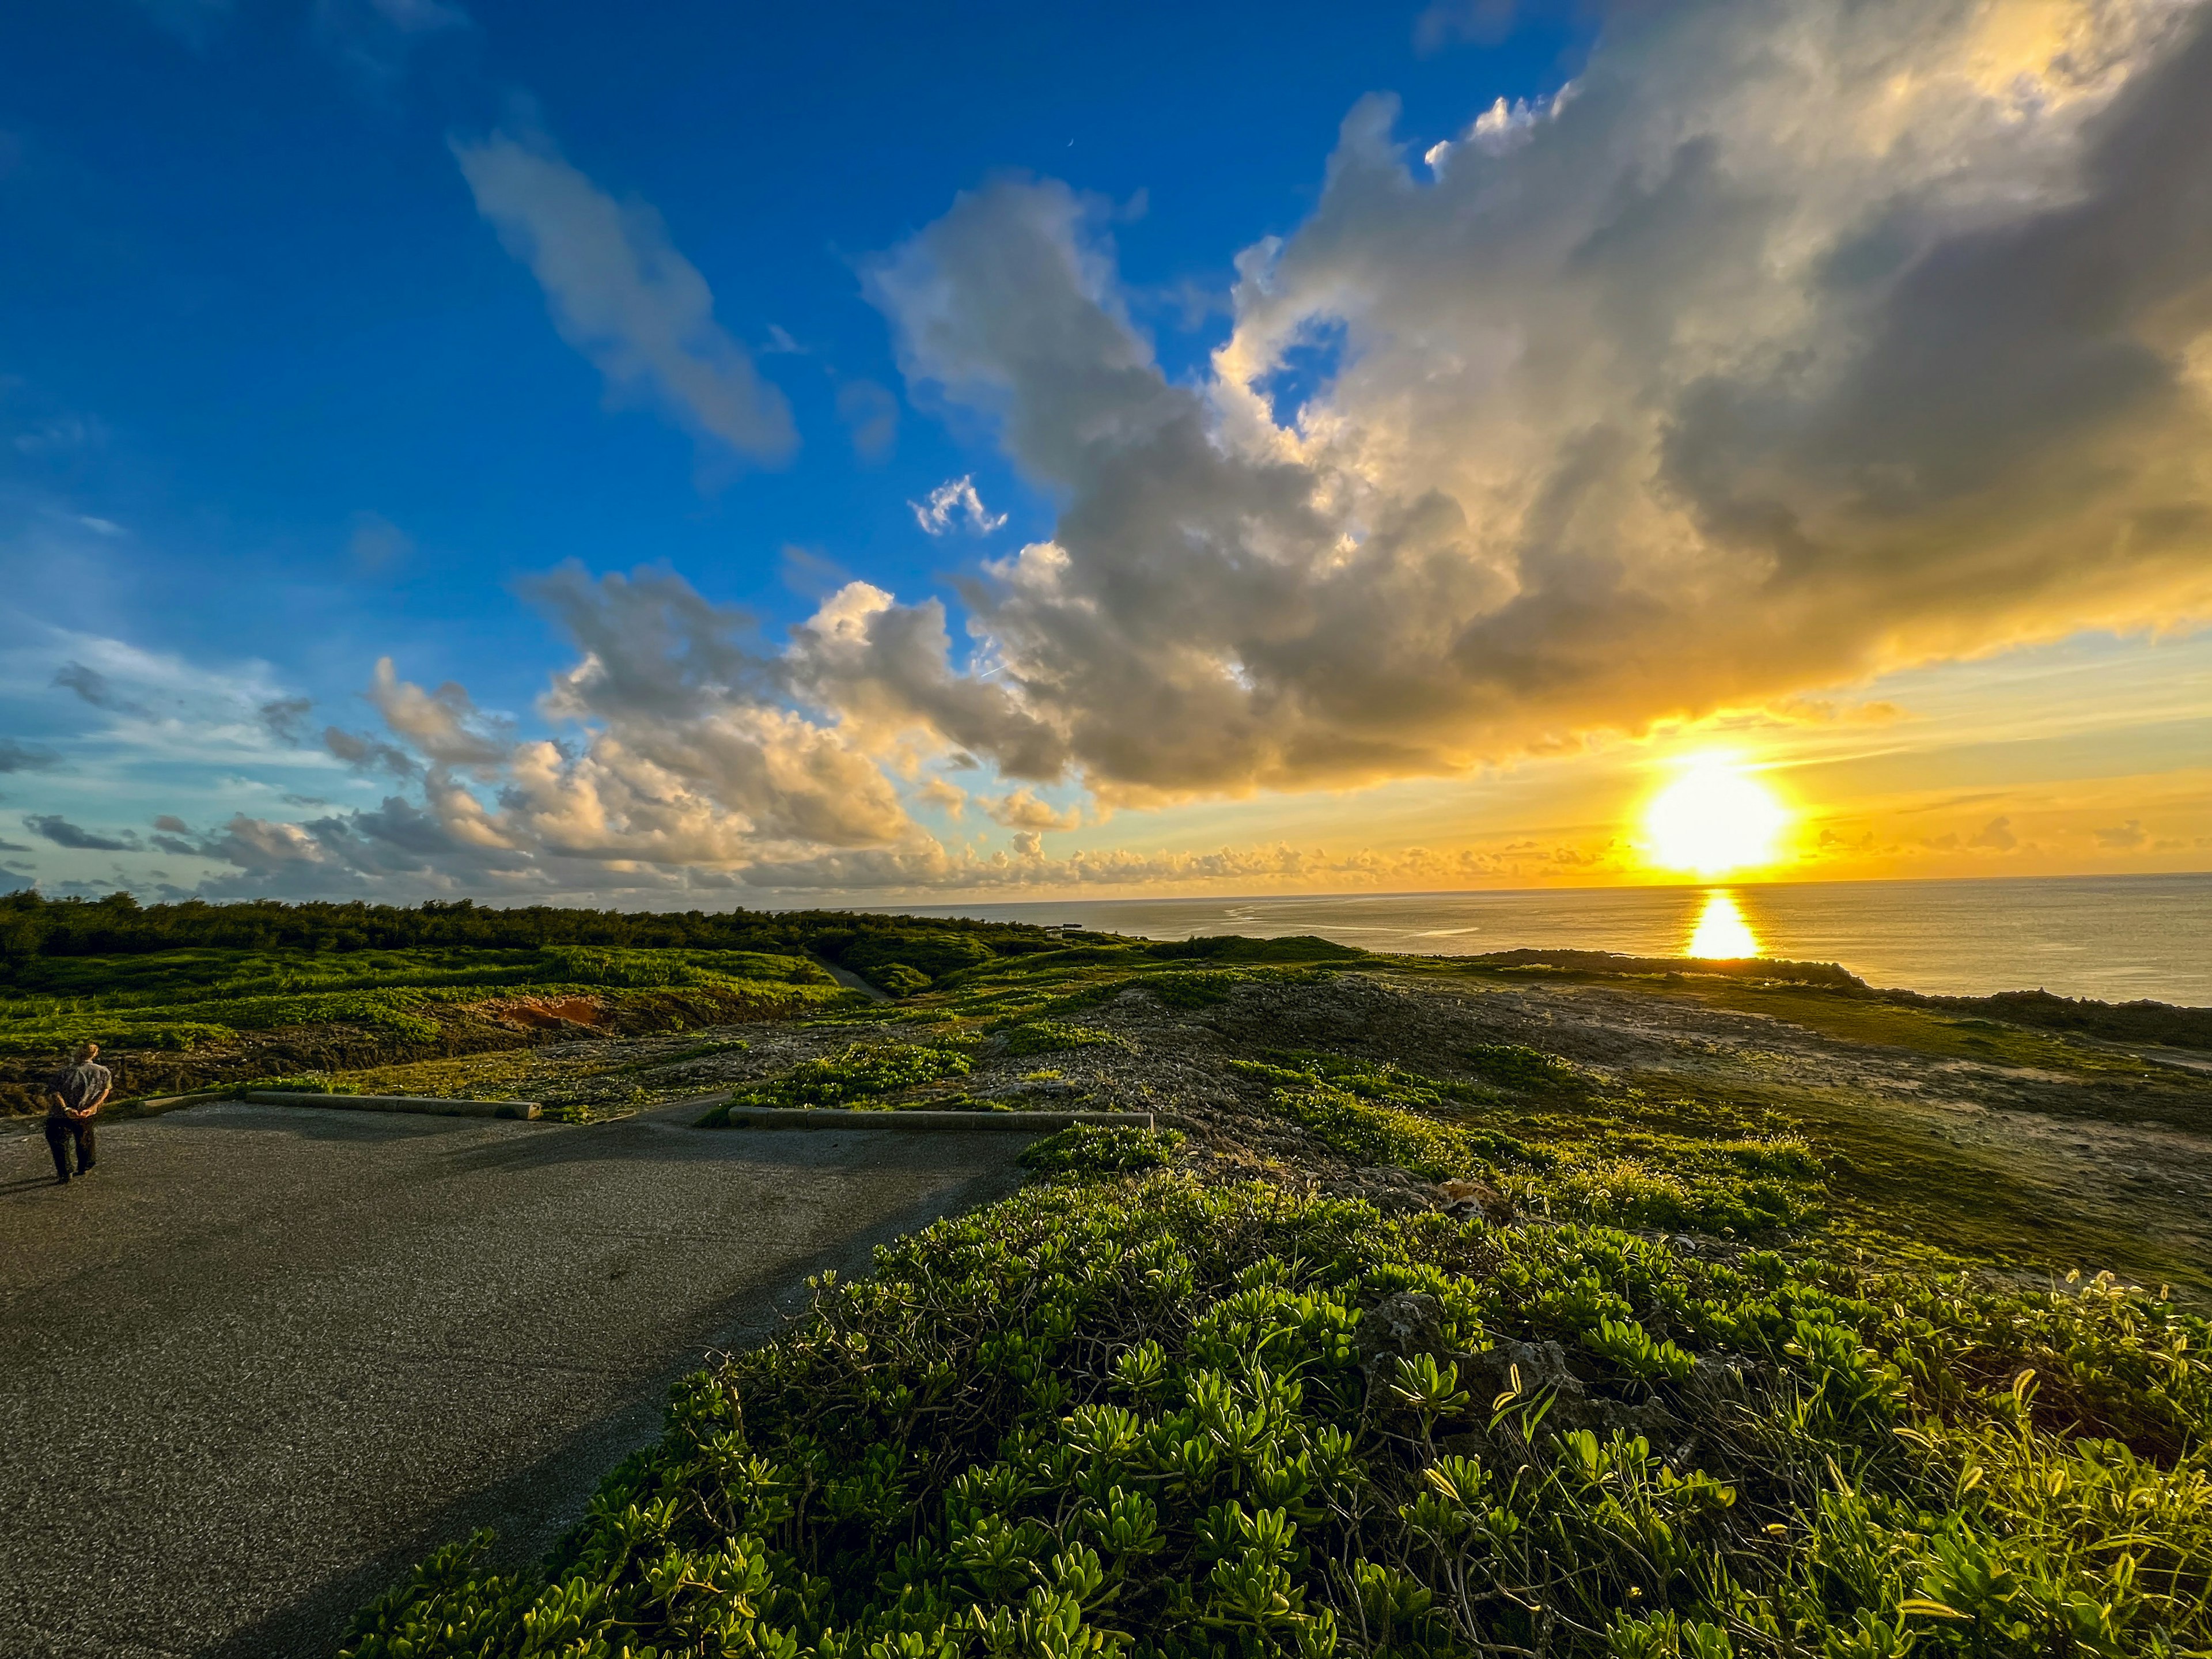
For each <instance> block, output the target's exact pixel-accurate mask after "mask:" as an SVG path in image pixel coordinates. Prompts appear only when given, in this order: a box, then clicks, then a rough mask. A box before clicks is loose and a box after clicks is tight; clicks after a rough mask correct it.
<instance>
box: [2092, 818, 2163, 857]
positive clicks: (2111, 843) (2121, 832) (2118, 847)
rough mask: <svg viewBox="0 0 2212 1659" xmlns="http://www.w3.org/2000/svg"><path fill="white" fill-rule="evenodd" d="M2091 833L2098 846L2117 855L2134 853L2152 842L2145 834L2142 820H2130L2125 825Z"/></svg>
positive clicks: (2094, 830) (2095, 830)
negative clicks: (2119, 853)
mask: <svg viewBox="0 0 2212 1659" xmlns="http://www.w3.org/2000/svg"><path fill="white" fill-rule="evenodd" d="M2090 833H2091V834H2092V835H2093V836H2096V838H2097V845H2098V846H2100V847H2102V848H2106V849H2107V850H2108V851H2112V852H2116V853H2117V852H2132V851H2133V850H2134V849H2135V848H2138V847H2142V846H2143V845H2145V844H2146V843H2147V842H2148V841H2149V840H2150V836H2148V834H2146V833H2145V832H2144V829H2143V827H2142V819H2141V818H2130V819H2129V820H2128V821H2127V822H2126V823H2123V824H2118V825H2116V826H2114V827H2113V828H2112V829H2093V830H2092V831H2090Z"/></svg>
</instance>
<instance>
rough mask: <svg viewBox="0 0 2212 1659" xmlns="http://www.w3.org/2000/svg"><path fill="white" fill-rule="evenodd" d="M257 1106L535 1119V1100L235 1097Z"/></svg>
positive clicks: (273, 1093)
mask: <svg viewBox="0 0 2212 1659" xmlns="http://www.w3.org/2000/svg"><path fill="white" fill-rule="evenodd" d="M235 1098H237V1099H240V1100H246V1101H251V1102H252V1103H253V1104H255V1105H256V1106H335V1107H337V1108H339V1109H341V1110H344V1111H349V1112H422V1113H427V1114H428V1115H430V1116H433V1117H513V1118H534V1117H536V1116H537V1115H538V1113H539V1112H540V1111H541V1110H542V1109H543V1108H541V1107H540V1106H539V1105H538V1103H537V1102H536V1101H534V1100H437V1099H434V1098H432V1097H429V1096H428V1095H295V1094H293V1093H292V1092H290V1091H289V1090H284V1089H248V1090H247V1091H246V1092H245V1093H243V1094H241V1095H239V1096H237V1097H235Z"/></svg>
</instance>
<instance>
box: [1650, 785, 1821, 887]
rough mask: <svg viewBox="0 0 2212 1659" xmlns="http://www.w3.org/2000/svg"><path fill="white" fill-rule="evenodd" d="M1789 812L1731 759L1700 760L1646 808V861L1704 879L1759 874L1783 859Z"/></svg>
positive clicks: (1662, 867)
mask: <svg viewBox="0 0 2212 1659" xmlns="http://www.w3.org/2000/svg"><path fill="white" fill-rule="evenodd" d="M1789 827H1790V809H1789V808H1787V807H1786V806H1784V805H1783V804H1782V803H1781V801H1780V800H1779V799H1777V798H1776V796H1775V793H1774V792H1773V791H1772V790H1771V789H1769V788H1768V787H1766V786H1765V784H1763V783H1761V782H1759V780H1758V779H1756V778H1754V777H1753V776H1751V775H1749V774H1748V773H1747V772H1746V771H1745V769H1744V768H1743V767H1742V765H1741V763H1738V762H1737V761H1736V759H1735V757H1733V756H1729V755H1700V756H1699V757H1696V758H1695V759H1693V760H1692V761H1691V762H1690V763H1688V765H1686V767H1685V768H1684V769H1683V770H1682V773H1681V775H1680V776H1679V777H1677V778H1676V779H1675V780H1674V781H1673V782H1672V783H1670V784H1668V786H1667V787H1665V788H1664V789H1662V790H1661V791H1660V792H1659V793H1657V794H1656V795H1654V796H1653V797H1652V798H1651V800H1650V805H1647V806H1645V808H1644V837H1645V841H1644V856H1645V859H1646V860H1647V861H1648V862H1649V863H1650V864H1651V865H1652V866H1654V867H1656V868H1657V869H1662V870H1688V871H1693V872H1696V873H1697V874H1699V875H1701V876H1721V875H1726V874H1728V873H1729V872H1730V871H1733V870H1750V869H1756V868H1758V867H1759V866H1761V865H1767V864H1772V863H1774V862H1775V861H1776V860H1778V858H1779V857H1780V856H1781V840H1782V832H1783V831H1784V829H1788V828H1789Z"/></svg>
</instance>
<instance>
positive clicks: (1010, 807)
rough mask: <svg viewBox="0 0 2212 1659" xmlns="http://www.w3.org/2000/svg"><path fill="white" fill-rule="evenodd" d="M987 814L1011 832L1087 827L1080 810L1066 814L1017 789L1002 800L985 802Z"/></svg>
mask: <svg viewBox="0 0 2212 1659" xmlns="http://www.w3.org/2000/svg"><path fill="white" fill-rule="evenodd" d="M983 814H984V816H985V817H987V818H989V819H990V820H991V822H992V823H1000V824H1004V825H1005V826H1006V828H1007V829H1028V830H1032V831H1042V830H1046V829H1079V828H1080V827H1081V826H1082V823H1083V813H1082V811H1081V809H1080V808H1078V807H1069V808H1068V809H1067V810H1066V811H1060V809H1059V808H1057V807H1054V806H1053V805H1050V804H1049V803H1048V802H1045V801H1042V800H1039V799H1037V798H1036V795H1035V794H1033V793H1030V791H1029V790H1027V789H1017V790H1015V791H1014V792H1013V793H1012V794H1010V795H1007V796H1006V797H1004V798H1003V799H999V800H987V801H985V802H984V803H983Z"/></svg>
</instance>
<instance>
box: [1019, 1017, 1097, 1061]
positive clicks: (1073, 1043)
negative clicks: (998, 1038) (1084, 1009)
mask: <svg viewBox="0 0 2212 1659" xmlns="http://www.w3.org/2000/svg"><path fill="white" fill-rule="evenodd" d="M1113 1041H1114V1039H1113V1037H1112V1036H1109V1034H1108V1033H1106V1032H1104V1031H1102V1030H1098V1029H1097V1027H1096V1026H1091V1025H1070V1024H1067V1023H1066V1021H1065V1020H1057V1019H1030V1020H1024V1021H1022V1022H1020V1023H1019V1024H1014V1025H1010V1026H1008V1027H1007V1028H1006V1034H1005V1036H1004V1038H1003V1040H1002V1043H1001V1050H1002V1052H1003V1053H1005V1054H1007V1055H1009V1056H1014V1055H1020V1054H1060V1053H1063V1052H1064V1051H1066V1050H1067V1049H1070V1048H1097V1047H1100V1046H1102V1045H1106V1044H1110V1043H1111V1042H1113Z"/></svg>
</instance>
